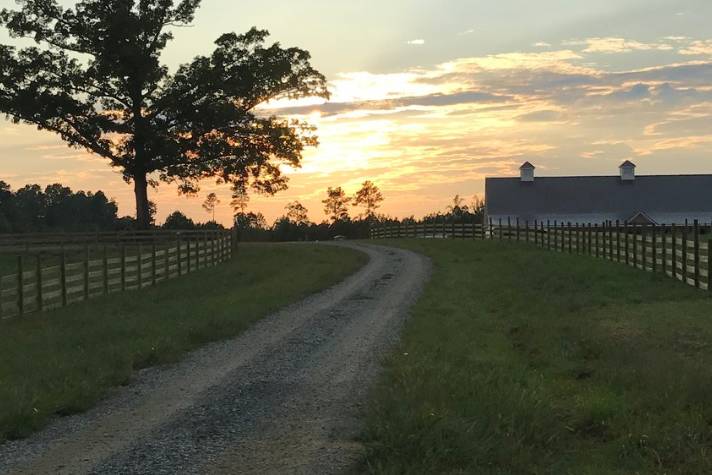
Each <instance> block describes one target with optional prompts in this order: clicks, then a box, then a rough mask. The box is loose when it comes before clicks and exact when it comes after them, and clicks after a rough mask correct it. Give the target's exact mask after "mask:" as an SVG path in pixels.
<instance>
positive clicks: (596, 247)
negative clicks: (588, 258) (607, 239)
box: [593, 223, 601, 259]
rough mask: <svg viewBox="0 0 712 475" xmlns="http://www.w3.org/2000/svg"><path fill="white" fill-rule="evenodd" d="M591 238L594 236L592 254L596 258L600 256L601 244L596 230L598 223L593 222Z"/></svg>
mask: <svg viewBox="0 0 712 475" xmlns="http://www.w3.org/2000/svg"><path fill="white" fill-rule="evenodd" d="M593 238H594V240H595V241H594V244H593V249H594V255H595V256H596V259H598V258H599V257H601V252H600V245H601V239H600V238H601V236H600V234H599V230H598V223H594V225H593Z"/></svg>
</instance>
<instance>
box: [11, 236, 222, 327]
mask: <svg viewBox="0 0 712 475" xmlns="http://www.w3.org/2000/svg"><path fill="white" fill-rule="evenodd" d="M233 245H234V241H233V238H232V234H231V232H229V231H217V230H210V231H180V232H172V231H147V232H123V233H77V234H26V235H1V236H0V253H2V254H0V255H1V256H2V257H1V258H2V263H1V264H2V265H1V266H0V270H4V272H2V271H0V318H9V317H15V316H20V315H24V314H27V313H31V312H37V311H43V310H49V309H53V308H58V307H63V306H66V305H69V304H71V303H74V302H81V301H85V300H88V299H90V298H94V297H99V296H102V295H108V294H113V293H116V292H123V291H127V290H137V289H141V288H144V287H148V286H152V285H156V284H157V283H159V282H162V281H165V280H168V279H172V278H176V277H180V276H182V275H185V274H188V273H190V272H193V271H196V270H200V269H204V268H207V267H212V266H215V265H217V264H220V263H222V262H225V261H226V260H229V259H230V258H231V257H232V254H233ZM9 269H13V273H9V272H8V270H9ZM2 274H4V275H2Z"/></svg>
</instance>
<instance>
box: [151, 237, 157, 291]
mask: <svg viewBox="0 0 712 475" xmlns="http://www.w3.org/2000/svg"><path fill="white" fill-rule="evenodd" d="M156 260H157V259H156V240H155V239H153V240H152V241H151V285H156Z"/></svg>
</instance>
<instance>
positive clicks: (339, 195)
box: [322, 186, 351, 223]
mask: <svg viewBox="0 0 712 475" xmlns="http://www.w3.org/2000/svg"><path fill="white" fill-rule="evenodd" d="M350 202H351V198H349V197H347V196H346V193H344V190H343V189H342V188H341V187H340V186H339V187H337V188H332V187H329V189H328V190H327V191H326V199H325V200H323V201H322V203H324V214H326V215H327V216H328V217H329V219H331V222H332V223H335V222H337V221H344V220H348V219H349V209H348V206H349V203H350Z"/></svg>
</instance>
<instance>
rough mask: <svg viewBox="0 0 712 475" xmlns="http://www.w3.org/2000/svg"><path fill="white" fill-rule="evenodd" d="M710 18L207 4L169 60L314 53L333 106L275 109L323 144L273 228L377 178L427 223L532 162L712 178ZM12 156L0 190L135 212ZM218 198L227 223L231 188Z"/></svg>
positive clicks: (458, 2)
mask: <svg viewBox="0 0 712 475" xmlns="http://www.w3.org/2000/svg"><path fill="white" fill-rule="evenodd" d="M13 3H14V2H11V1H9V0H0V5H1V6H12V5H13ZM63 3H64V4H66V5H70V4H72V2H69V1H65V2H63ZM265 5H268V6H267V7H266V6H265ZM710 18H712V2H711V1H709V0H681V1H670V0H618V1H612V0H604V1H601V0H598V1H595V2H594V1H573V0H567V1H565V0H544V1H541V0H540V1H531V0H530V1H524V0H499V1H495V2H492V1H479V0H477V1H466V0H413V1H406V0H381V1H373V0H360V1H358V2H355V1H350V2H346V1H340V0H330V1H327V0H274V1H272V2H269V3H265V2H262V1H256V0H244V1H235V0H205V1H204V2H203V7H202V8H201V10H200V11H199V13H198V16H197V18H196V21H195V25H194V26H192V27H190V28H181V29H177V30H176V31H175V35H176V40H175V41H174V42H173V43H171V45H170V46H169V48H168V49H167V51H166V53H165V55H164V60H165V62H166V63H167V64H169V65H170V66H172V67H175V66H176V65H177V64H179V63H181V62H185V61H188V60H189V59H190V58H192V57H193V56H195V55H197V54H208V53H209V52H210V51H211V49H212V41H213V40H214V39H215V38H217V36H219V35H220V34H221V33H223V32H228V31H238V32H241V31H245V30H247V29H248V28H249V27H251V26H253V25H254V26H258V27H260V28H266V29H268V30H270V32H271V33H272V40H274V41H280V42H281V43H282V44H284V45H286V46H299V47H302V48H305V49H308V50H309V51H310V52H311V53H312V55H313V63H314V65H315V66H316V67H317V68H318V69H320V70H321V71H322V72H324V73H325V74H326V75H327V77H328V79H329V81H330V88H331V90H332V92H333V98H332V101H331V103H328V104H321V103H320V102H318V101H312V102H308V103H299V104H293V103H280V104H274V105H272V106H271V108H272V112H275V113H278V114H282V115H291V116H294V117H297V118H302V119H307V120H310V121H312V122H313V123H314V124H315V125H317V126H318V127H319V131H320V137H321V146H320V147H319V149H317V150H310V151H309V152H308V153H307V156H306V158H305V161H304V164H303V165H304V166H303V167H302V169H300V170H294V171H290V175H291V177H292V179H291V186H290V189H289V190H288V191H287V192H284V193H282V194H280V195H277V196H276V197H273V198H265V197H255V198H254V199H253V201H252V206H253V208H254V209H255V210H260V211H263V212H264V213H265V214H266V215H267V216H268V218H270V219H274V218H276V217H277V216H279V215H280V214H281V213H282V210H283V207H284V205H285V204H286V203H287V202H289V201H292V200H294V199H299V200H301V201H302V202H303V203H304V204H305V205H307V207H308V208H309V209H310V211H311V216H312V219H314V220H320V219H322V218H323V214H322V212H321V203H320V201H321V199H322V198H323V196H322V195H323V194H324V192H325V190H326V188H327V187H328V186H339V185H343V186H344V187H346V189H347V190H348V191H354V190H355V189H356V188H357V187H358V185H359V184H360V183H361V182H362V181H364V180H366V179H370V180H373V181H375V182H376V183H377V184H378V185H379V186H381V188H382V189H383V191H384V194H385V196H386V198H387V201H386V203H385V205H384V208H383V211H384V212H386V213H388V214H392V215H397V216H405V215H410V214H415V215H420V214H423V213H425V212H428V211H434V210H438V209H443V208H444V207H445V206H446V205H447V203H448V201H449V200H450V199H451V198H452V195H454V194H455V193H459V194H461V195H464V196H468V197H472V196H474V195H475V194H480V195H481V194H482V192H483V191H484V189H483V188H484V186H483V185H484V178H485V177H486V176H490V175H509V174H514V173H516V170H517V168H518V166H519V164H520V163H521V162H523V161H524V160H529V161H532V162H533V163H535V165H537V166H538V171H537V172H538V173H540V174H548V175H576V174H613V173H616V169H617V165H618V164H619V163H620V162H622V161H623V160H626V159H629V160H632V161H634V162H636V163H637V164H638V171H639V173H643V174H646V173H712V130H711V129H712V128H711V127H710V125H711V124H712V23H710V21H709V20H710ZM0 41H2V42H7V41H9V40H8V39H7V38H6V37H5V36H3V35H2V34H0ZM0 154H2V159H1V160H2V161H0V179H2V176H4V177H5V179H6V181H9V182H10V183H11V184H12V185H13V186H20V185H22V184H24V183H27V182H40V183H41V184H47V183H50V182H54V181H62V182H65V183H67V184H70V185H71V186H73V187H75V188H85V189H86V188H90V189H95V188H98V187H100V188H102V189H105V190H107V191H108V192H109V194H111V195H112V196H115V197H116V199H117V200H118V202H119V204H120V206H121V210H122V211H123V212H125V213H127V214H128V213H130V212H131V207H132V197H131V190H130V187H128V186H126V185H125V184H124V183H123V181H121V179H120V177H118V176H117V175H116V173H115V172H113V171H111V170H110V169H109V167H108V166H106V164H104V163H102V161H101V160H100V159H96V158H92V157H90V156H88V155H87V154H86V153H85V152H82V151H76V150H70V149H67V148H66V147H64V146H63V145H62V144H61V143H60V142H59V141H58V139H56V138H54V137H53V136H51V135H49V134H47V133H42V132H37V131H36V130H34V129H32V128H31V127H27V126H12V125H7V124H5V125H0ZM210 191H216V192H218V194H219V195H220V196H221V197H222V201H223V205H222V206H221V208H220V209H219V214H220V217H221V219H223V220H224V221H225V222H228V221H229V219H230V216H231V210H230V209H229V208H228V207H227V206H226V203H228V202H229V201H230V199H229V193H228V192H227V190H225V189H224V188H221V187H218V186H216V185H214V184H211V183H206V184H205V187H204V193H208V192H210ZM153 199H154V200H156V201H157V202H158V204H159V217H162V216H165V215H167V214H168V213H170V212H171V211H173V210H174V209H183V210H184V211H186V212H187V213H188V214H190V215H192V216H194V217H196V218H199V219H205V216H202V214H203V212H202V211H201V209H200V199H193V200H188V199H186V198H180V197H178V196H177V194H176V191H175V189H173V188H171V187H169V186H162V187H160V188H159V189H158V190H155V191H154V192H153Z"/></svg>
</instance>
